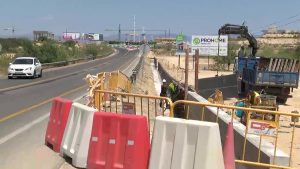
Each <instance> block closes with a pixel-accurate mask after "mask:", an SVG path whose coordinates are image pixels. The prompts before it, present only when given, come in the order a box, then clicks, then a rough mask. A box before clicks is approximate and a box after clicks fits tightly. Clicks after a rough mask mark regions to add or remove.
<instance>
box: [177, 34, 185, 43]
mask: <svg viewBox="0 0 300 169" xmlns="http://www.w3.org/2000/svg"><path fill="white" fill-rule="evenodd" d="M182 41H184V35H183V34H182V33H181V34H179V35H177V36H176V42H182Z"/></svg>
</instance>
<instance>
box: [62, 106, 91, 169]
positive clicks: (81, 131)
mask: <svg viewBox="0 0 300 169" xmlns="http://www.w3.org/2000/svg"><path fill="white" fill-rule="evenodd" d="M96 111H97V110H95V109H93V108H90V107H87V106H85V105H82V104H79V103H73V104H72V108H71V111H70V114H69V118H68V122H67V125H66V129H65V133H64V136H63V140H62V144H61V149H60V154H61V155H62V156H68V157H70V158H72V164H73V165H74V166H75V167H80V168H86V166H87V156H88V148H89V142H90V137H91V131H92V124H93V116H94V112H96Z"/></svg>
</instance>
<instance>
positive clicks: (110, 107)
mask: <svg viewBox="0 0 300 169" xmlns="http://www.w3.org/2000/svg"><path fill="white" fill-rule="evenodd" d="M100 97H102V102H97V103H98V105H96V106H97V107H98V108H99V110H102V111H109V112H115V113H125V114H139V115H144V116H147V117H148V125H149V128H150V133H149V134H150V135H151V131H152V128H153V126H154V119H155V117H156V116H158V115H163V116H171V117H173V116H174V108H175V107H176V106H178V105H179V104H181V105H182V104H184V105H185V112H186V118H187V119H196V120H202V121H209V122H217V123H219V126H220V132H221V135H223V136H222V142H224V140H225V133H226V126H227V123H228V122H234V127H236V126H237V125H241V124H240V123H239V122H238V121H237V120H236V119H235V118H236V117H235V112H236V111H237V110H242V111H243V112H244V113H246V115H247V116H246V117H247V125H246V126H245V128H246V129H245V130H244V132H243V133H239V134H237V133H235V150H236V151H235V154H236V159H237V160H236V163H237V165H238V166H240V167H241V168H244V167H243V166H247V167H246V168H251V167H252V168H256V169H257V168H278V169H279V168H282V169H292V167H291V166H293V165H295V164H296V163H298V161H296V160H297V159H296V156H295V155H294V151H299V150H297V149H298V148H297V147H295V144H297V143H295V135H296V132H295V127H296V125H297V123H296V122H297V120H295V119H298V118H299V117H300V115H299V114H293V113H292V114H290V113H284V112H276V111H269V110H262V109H253V108H242V107H236V106H227V105H219V104H212V103H208V102H196V101H185V100H179V101H176V102H174V103H172V101H171V100H170V99H169V98H166V97H158V96H148V95H139V94H130V93H121V92H112V91H104V90H96V91H95V99H99V98H100ZM160 102H162V104H163V106H160ZM166 103H168V104H169V107H170V111H169V112H168V111H167V110H166ZM212 110H214V111H212ZM224 111H226V112H227V113H225V112H224ZM212 112H216V114H214V115H213V113H212ZM253 113H256V114H261V115H262V116H261V119H260V120H259V119H255V120H254V119H251V114H253ZM224 114H225V116H226V117H225V120H224ZM269 114H272V115H274V117H275V120H274V121H267V120H265V119H264V117H265V116H266V115H269ZM287 117H291V118H293V119H294V120H292V124H291V126H292V128H291V130H292V132H291V135H289V136H290V140H289V141H288V142H289V143H288V144H289V149H288V151H286V152H287V153H288V155H287V154H286V153H285V152H283V151H282V150H280V149H282V147H281V146H283V145H282V144H281V143H280V141H281V139H282V138H281V137H284V138H287V136H286V135H282V134H280V133H279V126H280V125H279V124H280V119H281V118H287ZM221 118H223V119H222V120H220V119H221ZM224 126H225V127H224ZM240 138H242V139H243V141H240V142H238V140H241V139H240ZM280 138H281V139H280ZM253 140H254V141H253ZM285 146H286V145H285ZM278 147H280V149H279V148H278ZM283 150H287V149H286V148H283Z"/></svg>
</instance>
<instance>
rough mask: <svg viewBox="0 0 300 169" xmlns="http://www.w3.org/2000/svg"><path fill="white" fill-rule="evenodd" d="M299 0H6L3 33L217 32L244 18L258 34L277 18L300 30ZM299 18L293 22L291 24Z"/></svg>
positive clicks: (0, 15)
mask: <svg viewBox="0 0 300 169" xmlns="http://www.w3.org/2000/svg"><path fill="white" fill-rule="evenodd" d="M299 7H300V1H299V0H0V36H4V35H9V34H11V32H10V31H7V30H6V31H5V30H3V29H4V28H7V27H12V26H14V27H15V30H16V32H15V35H30V34H32V31H33V30H47V31H50V32H53V33H55V34H56V35H60V34H62V32H64V31H66V29H67V31H68V32H85V33H91V32H93V33H103V34H104V35H106V36H107V35H111V34H116V33H117V32H107V31H104V30H105V29H118V24H121V28H123V29H133V17H134V16H136V28H137V29H142V27H144V28H145V29H162V30H166V29H167V30H168V29H170V31H171V33H172V34H178V33H180V32H183V33H184V34H186V35H214V34H217V31H218V29H219V27H220V26H221V25H223V24H225V23H232V24H242V23H243V22H244V21H245V23H246V25H247V26H248V27H249V30H250V32H252V33H253V34H260V33H261V30H262V29H266V28H267V27H268V26H270V25H271V24H272V23H275V24H276V25H277V26H280V27H279V28H280V29H289V30H300V10H299ZM291 22H294V23H292V24H289V23H291ZM151 33H153V32H151Z"/></svg>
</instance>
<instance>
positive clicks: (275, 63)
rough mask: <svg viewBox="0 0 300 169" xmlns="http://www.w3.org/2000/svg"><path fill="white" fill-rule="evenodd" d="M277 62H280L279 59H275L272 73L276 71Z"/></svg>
mask: <svg viewBox="0 0 300 169" xmlns="http://www.w3.org/2000/svg"><path fill="white" fill-rule="evenodd" d="M277 62H278V59H275V62H274V64H273V66H272V70H271V71H275V69H276V66H277Z"/></svg>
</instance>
